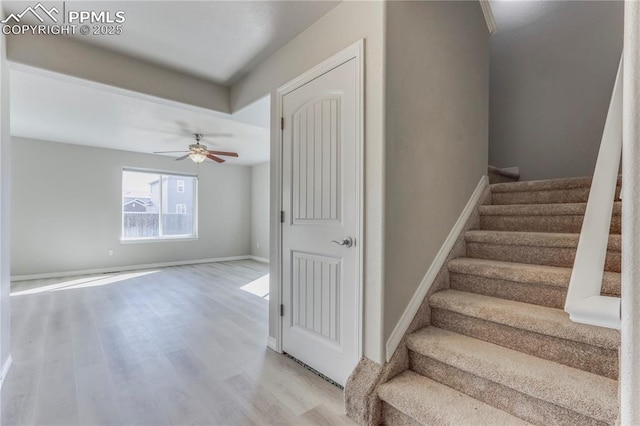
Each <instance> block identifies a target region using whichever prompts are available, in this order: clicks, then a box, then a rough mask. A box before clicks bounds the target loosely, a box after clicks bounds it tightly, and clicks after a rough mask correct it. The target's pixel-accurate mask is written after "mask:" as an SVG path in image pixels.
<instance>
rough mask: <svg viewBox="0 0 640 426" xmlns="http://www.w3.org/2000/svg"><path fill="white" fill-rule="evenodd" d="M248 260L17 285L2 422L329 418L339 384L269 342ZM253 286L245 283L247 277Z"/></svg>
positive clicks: (256, 271) (336, 414) (338, 420)
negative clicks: (280, 351) (328, 380)
mask: <svg viewBox="0 0 640 426" xmlns="http://www.w3.org/2000/svg"><path fill="white" fill-rule="evenodd" d="M267 272H268V268H267V265H265V264H261V263H258V262H254V261H248V260H247V261H234V262H224V263H211V264H203V265H197V266H182V267H173V268H162V269H158V270H150V271H140V272H137V273H130V272H126V273H121V274H111V275H100V276H97V277H96V276H94V277H74V278H71V279H69V278H65V279H57V280H39V281H30V282H19V283H14V285H13V288H12V297H11V304H12V317H11V321H12V325H11V327H12V333H13V335H12V355H13V360H14V364H13V367H12V369H11V372H10V374H9V375H8V377H7V379H6V382H5V384H4V387H3V389H2V425H3V426H9V425H32V424H37V425H44V424H57V425H98V424H100V425H103V424H104V425H106V424H112V425H169V424H172V425H195V424H198V425H266V424H273V425H303V424H305V425H306V424H308V425H338V424H352V422H351V421H350V420H349V419H348V418H347V417H346V416H345V415H344V406H343V400H342V398H343V395H342V391H341V390H340V389H338V388H337V387H335V386H333V385H331V384H329V383H327V382H325V381H324V380H322V379H320V378H319V377H317V376H315V375H314V374H312V373H310V372H309V371H307V370H306V369H304V368H303V367H301V366H299V365H298V364H296V363H295V362H293V361H291V360H290V359H288V358H286V357H284V356H282V355H279V354H277V353H275V352H273V351H271V350H270V349H267V348H266V336H267V308H268V306H267V305H268V301H267V300H266V299H265V298H264V297H261V296H264V293H260V292H259V291H254V292H256V293H258V295H255V294H252V293H250V292H247V291H245V290H243V289H242V287H243V286H245V285H247V284H250V283H252V282H254V280H257V279H259V278H260V277H263V276H264V275H266V274H267ZM256 286H258V283H254V284H253V285H250V286H248V287H250V288H253V287H256Z"/></svg>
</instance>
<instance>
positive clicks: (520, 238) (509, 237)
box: [465, 230, 621, 251]
mask: <svg viewBox="0 0 640 426" xmlns="http://www.w3.org/2000/svg"><path fill="white" fill-rule="evenodd" d="M579 239H580V234H573V233H571V234H570V233H554V232H522V231H487V230H473V231H466V232H465V240H466V241H467V242H474V243H487V244H504V245H521V246H537V247H565V248H576V247H577V246H578V240H579ZM620 246H621V236H620V235H619V234H611V235H609V242H608V245H607V249H609V250H615V251H620Z"/></svg>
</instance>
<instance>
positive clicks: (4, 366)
mask: <svg viewBox="0 0 640 426" xmlns="http://www.w3.org/2000/svg"><path fill="white" fill-rule="evenodd" d="M12 364H13V358H12V357H11V354H9V357H8V358H7V359H6V360H5V362H4V364H2V371H1V372H0V390H2V384H3V383H4V379H5V378H6V377H7V374H9V370H11V365H12Z"/></svg>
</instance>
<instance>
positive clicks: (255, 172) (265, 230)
mask: <svg viewBox="0 0 640 426" xmlns="http://www.w3.org/2000/svg"><path fill="white" fill-rule="evenodd" d="M269 181H270V179H269V163H264V164H260V165H257V166H253V167H252V168H251V254H252V255H253V256H257V257H262V258H265V259H268V258H269V190H270V188H271V186H270V185H269Z"/></svg>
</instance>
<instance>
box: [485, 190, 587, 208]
mask: <svg viewBox="0 0 640 426" xmlns="http://www.w3.org/2000/svg"><path fill="white" fill-rule="evenodd" d="M588 199H589V188H572V189H562V190H548V191H523V192H493V193H492V194H491V204H494V205H497V204H559V203H586V202H587V200H588Z"/></svg>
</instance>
